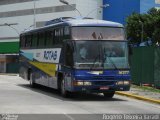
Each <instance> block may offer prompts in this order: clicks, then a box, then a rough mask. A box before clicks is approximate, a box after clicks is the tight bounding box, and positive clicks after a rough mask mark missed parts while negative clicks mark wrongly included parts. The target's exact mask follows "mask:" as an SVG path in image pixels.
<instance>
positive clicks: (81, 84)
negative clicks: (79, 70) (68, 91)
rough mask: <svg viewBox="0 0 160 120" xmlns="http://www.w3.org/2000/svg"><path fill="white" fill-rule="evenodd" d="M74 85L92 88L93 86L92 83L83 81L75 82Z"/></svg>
mask: <svg viewBox="0 0 160 120" xmlns="http://www.w3.org/2000/svg"><path fill="white" fill-rule="evenodd" d="M73 85H75V86H83V85H84V86H90V85H92V82H83V81H74V82H73Z"/></svg>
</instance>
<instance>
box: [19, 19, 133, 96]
mask: <svg viewBox="0 0 160 120" xmlns="http://www.w3.org/2000/svg"><path fill="white" fill-rule="evenodd" d="M128 54H129V53H128V43H127V40H126V36H125V30H124V27H123V25H122V24H120V23H115V22H111V21H104V20H96V19H91V18H78V19H77V18H72V17H62V18H57V19H54V20H51V21H48V22H47V23H46V25H45V26H44V27H41V28H36V29H33V30H29V31H26V32H23V33H21V34H20V52H19V55H20V57H19V61H20V69H19V76H20V77H22V78H24V79H26V80H28V81H29V83H30V85H31V86H32V87H34V86H35V85H37V84H40V85H43V86H47V87H50V88H54V89H57V90H59V91H60V92H61V95H62V96H63V97H67V96H69V95H70V94H73V93H74V94H76V93H78V92H82V93H103V95H104V97H106V98H112V97H113V96H114V94H115V91H128V90H129V89H130V83H131V75H130V67H129V62H128V56H129V55H128Z"/></svg>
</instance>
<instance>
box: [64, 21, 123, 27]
mask: <svg viewBox="0 0 160 120" xmlns="http://www.w3.org/2000/svg"><path fill="white" fill-rule="evenodd" d="M66 23H69V24H70V25H71V26H105V27H123V25H122V24H120V23H116V22H111V21H105V20H95V19H79V20H74V19H73V20H69V21H66Z"/></svg>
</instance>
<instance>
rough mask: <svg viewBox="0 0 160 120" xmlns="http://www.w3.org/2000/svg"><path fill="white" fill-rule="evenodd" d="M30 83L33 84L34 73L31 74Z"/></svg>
mask: <svg viewBox="0 0 160 120" xmlns="http://www.w3.org/2000/svg"><path fill="white" fill-rule="evenodd" d="M30 85H33V80H32V74H31V75H30Z"/></svg>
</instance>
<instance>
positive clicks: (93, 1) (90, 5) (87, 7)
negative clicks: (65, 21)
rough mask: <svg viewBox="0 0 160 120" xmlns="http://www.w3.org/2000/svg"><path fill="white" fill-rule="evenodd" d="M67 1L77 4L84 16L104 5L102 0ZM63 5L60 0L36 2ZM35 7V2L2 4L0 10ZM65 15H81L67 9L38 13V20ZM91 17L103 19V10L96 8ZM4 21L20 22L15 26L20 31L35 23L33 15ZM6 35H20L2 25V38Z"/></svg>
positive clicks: (1, 20) (39, 4) (38, 3)
mask: <svg viewBox="0 0 160 120" xmlns="http://www.w3.org/2000/svg"><path fill="white" fill-rule="evenodd" d="M67 1H68V2H69V3H71V4H76V8H77V9H78V10H79V11H80V12H81V14H82V16H86V15H87V14H88V13H89V12H90V11H92V10H93V9H95V8H98V6H100V5H102V0H67ZM61 5H64V4H62V3H60V2H59V0H39V1H37V2H36V8H43V7H53V6H61ZM33 7H34V4H33V2H25V3H17V4H10V5H1V6H0V12H8V11H15V10H24V9H32V8H33ZM65 16H71V17H72V16H79V13H78V12H77V11H66V12H54V13H47V14H38V15H36V22H39V21H48V20H51V19H54V18H58V17H65ZM89 17H93V18H96V19H102V10H101V9H96V10H95V11H93V13H92V14H90V15H89ZM4 23H18V25H16V26H13V27H14V28H15V29H17V30H18V31H19V32H21V31H23V30H24V29H26V28H28V27H29V26H30V25H33V15H27V16H16V17H7V18H0V24H4ZM5 37H18V34H17V33H16V32H15V30H13V29H11V28H10V27H8V26H0V38H5Z"/></svg>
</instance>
